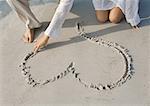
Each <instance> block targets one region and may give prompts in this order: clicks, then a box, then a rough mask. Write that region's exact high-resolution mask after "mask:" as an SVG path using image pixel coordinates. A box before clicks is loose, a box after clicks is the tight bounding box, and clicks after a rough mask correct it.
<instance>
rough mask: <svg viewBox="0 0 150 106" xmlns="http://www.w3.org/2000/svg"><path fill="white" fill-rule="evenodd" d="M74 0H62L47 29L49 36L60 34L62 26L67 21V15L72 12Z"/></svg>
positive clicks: (46, 33)
mask: <svg viewBox="0 0 150 106" xmlns="http://www.w3.org/2000/svg"><path fill="white" fill-rule="evenodd" d="M73 1H74V0H61V1H60V4H59V5H58V7H57V9H56V12H55V14H54V16H53V18H52V21H51V23H50V24H49V26H48V28H47V29H46V30H45V32H44V33H45V35H47V36H58V35H60V30H61V27H62V25H63V23H64V21H65V17H66V15H67V14H68V13H69V12H70V9H71V8H72V5H73Z"/></svg>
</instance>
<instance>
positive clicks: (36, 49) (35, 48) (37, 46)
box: [33, 45, 40, 53]
mask: <svg viewBox="0 0 150 106" xmlns="http://www.w3.org/2000/svg"><path fill="white" fill-rule="evenodd" d="M39 49H40V46H39V45H36V46H34V49H33V51H34V53H37V52H38V50H39Z"/></svg>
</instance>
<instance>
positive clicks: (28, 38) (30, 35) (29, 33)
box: [23, 28, 34, 43]
mask: <svg viewBox="0 0 150 106" xmlns="http://www.w3.org/2000/svg"><path fill="white" fill-rule="evenodd" d="M33 39H34V29H28V28H27V29H26V32H25V34H24V35H23V41H24V42H25V43H32V42H33Z"/></svg>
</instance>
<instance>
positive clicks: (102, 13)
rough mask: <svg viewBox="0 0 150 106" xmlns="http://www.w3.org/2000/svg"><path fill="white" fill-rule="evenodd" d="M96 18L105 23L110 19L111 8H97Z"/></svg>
mask: <svg viewBox="0 0 150 106" xmlns="http://www.w3.org/2000/svg"><path fill="white" fill-rule="evenodd" d="M96 18H97V20H98V21H99V22H100V23H105V22H106V21H108V19H109V10H96Z"/></svg>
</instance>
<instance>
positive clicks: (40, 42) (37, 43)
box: [34, 33, 49, 53]
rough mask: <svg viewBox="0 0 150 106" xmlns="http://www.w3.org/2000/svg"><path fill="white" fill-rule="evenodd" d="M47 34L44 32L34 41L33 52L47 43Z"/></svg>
mask: <svg viewBox="0 0 150 106" xmlns="http://www.w3.org/2000/svg"><path fill="white" fill-rule="evenodd" d="M48 40H49V36H47V35H45V34H44V33H43V34H42V35H41V36H40V37H39V38H38V39H37V40H36V41H35V45H34V52H35V53H36V52H38V50H39V49H40V48H42V47H45V46H46V45H47V43H48Z"/></svg>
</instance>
